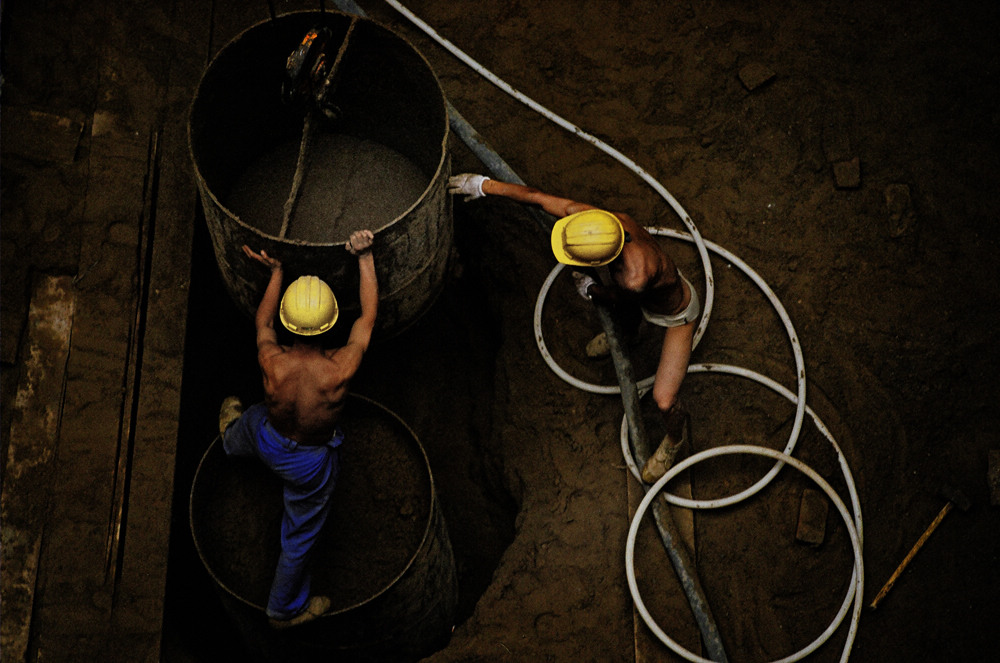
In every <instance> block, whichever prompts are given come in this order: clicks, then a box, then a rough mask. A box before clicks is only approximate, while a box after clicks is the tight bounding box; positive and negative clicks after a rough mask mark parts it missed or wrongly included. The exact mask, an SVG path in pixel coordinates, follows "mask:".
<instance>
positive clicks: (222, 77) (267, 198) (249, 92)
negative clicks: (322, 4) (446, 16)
mask: <svg viewBox="0 0 1000 663" xmlns="http://www.w3.org/2000/svg"><path fill="white" fill-rule="evenodd" d="M317 27H320V28H326V29H327V30H328V31H329V34H330V35H332V38H331V41H332V42H333V43H334V44H335V47H334V48H333V49H332V51H333V53H337V48H336V45H340V53H339V55H338V56H337V57H338V60H337V77H336V84H335V86H332V87H331V94H330V98H329V102H330V106H331V107H333V108H334V112H331V113H320V114H312V115H311V129H310V131H309V132H308V135H309V140H308V141H307V144H306V148H305V150H304V151H302V152H301V153H302V154H303V155H304V156H305V158H300V148H301V147H302V144H303V129H304V126H305V115H306V113H305V112H304V111H303V109H302V107H301V106H300V105H297V104H294V103H289V102H288V100H287V99H286V98H285V95H283V93H282V90H283V85H284V84H285V81H286V79H287V69H286V63H287V61H288V58H289V56H290V55H291V54H292V53H293V52H295V51H296V49H297V47H299V45H300V43H301V42H302V40H303V36H304V35H305V34H307V33H308V32H309V31H310V30H312V29H314V28H317ZM331 57H332V56H331ZM188 128H189V141H190V148H191V155H192V159H193V162H194V171H195V177H196V180H197V184H198V189H199V192H200V195H201V200H202V207H203V209H204V213H205V219H206V222H207V224H208V228H209V232H210V234H211V238H212V244H213V247H214V250H215V256H216V259H217V262H218V265H219V269H220V272H221V274H222V277H223V280H224V282H225V284H226V287H227V289H228V291H229V293H230V295H231V296H232V297H233V299H234V300H235V301H236V303H237V305H238V306H239V307H240V308H241V309H242V310H244V311H245V312H247V313H248V314H249V315H252V314H253V312H254V311H255V310H256V308H257V305H258V304H259V302H260V298H261V296H262V295H263V292H264V288H265V286H266V284H267V279H268V274H267V273H266V270H265V269H263V268H262V267H261V265H259V264H257V263H256V262H254V261H252V260H250V259H249V258H247V257H246V256H245V255H244V254H243V251H242V246H243V245H244V244H247V245H249V246H250V247H251V248H252V249H254V250H255V251H259V250H261V249H263V250H265V251H267V252H268V254H270V255H273V256H275V257H277V258H278V259H279V260H281V261H282V262H283V263H284V265H285V281H286V285H287V283H289V282H291V280H293V279H294V278H296V277H297V276H300V275H302V274H315V275H317V276H319V277H321V278H323V279H324V280H326V281H327V282H328V283H329V284H330V285H331V287H332V288H333V289H334V292H335V293H336V295H337V299H338V301H339V303H340V306H341V312H342V316H343V319H344V320H345V322H341V323H339V324H338V327H342V326H348V325H349V324H350V319H351V314H352V312H354V313H355V314H356V312H357V310H358V306H359V303H358V268H357V259H356V258H354V257H353V256H351V255H350V254H349V253H347V251H345V250H344V243H345V242H346V241H347V239H348V238H349V236H350V233H351V232H352V231H353V230H358V229H362V228H368V229H370V230H372V231H373V232H374V233H375V246H374V256H375V266H376V273H377V275H378V279H379V290H380V293H379V294H380V297H379V299H380V303H379V317H378V322H377V325H376V332H375V334H376V338H379V337H383V338H384V337H387V336H392V335H395V334H397V333H398V332H400V331H401V330H403V329H405V328H406V327H407V326H408V325H410V324H411V323H413V322H414V321H415V320H416V319H417V318H419V317H420V315H421V314H422V313H424V312H425V311H426V310H427V309H428V308H429V307H430V306H431V305H432V304H433V302H434V300H435V299H436V297H437V295H438V293H439V292H440V290H441V289H442V287H443V283H444V278H445V274H446V270H447V265H448V262H449V256H450V254H451V247H452V207H451V200H450V197H449V195H448V193H447V183H448V176H449V175H450V168H451V163H450V157H449V154H448V151H447V141H448V114H447V108H446V103H445V100H444V95H443V93H442V91H441V87H440V84H439V82H438V80H437V77H436V76H435V74H434V72H433V71H432V70H431V68H430V66H429V64H428V63H427V61H426V60H425V59H424V58H423V57H422V56H421V55H420V54H419V53H418V52H417V51H416V50H415V49H414V48H413V47H412V46H411V45H410V44H409V43H408V42H407V41H406V40H405V39H403V38H402V37H400V36H399V35H397V34H395V33H394V32H392V31H390V30H388V29H387V28H385V27H383V26H381V25H379V24H377V23H375V22H373V21H371V20H368V19H364V18H358V17H354V16H351V15H348V14H344V13H340V12H333V11H326V12H292V13H288V14H283V15H281V16H278V17H276V18H275V19H273V20H269V21H265V22H263V23H260V24H257V25H255V26H253V27H251V28H249V29H247V30H246V31H244V32H243V33H241V34H240V35H239V36H237V37H236V38H235V39H233V40H232V41H231V42H230V43H229V44H227V45H226V46H225V47H223V48H222V49H221V50H220V51H219V53H218V54H217V55H216V56H215V58H214V59H213V60H212V62H211V63H210V64H209V66H208V68H207V69H206V71H205V73H204V75H203V77H202V80H201V82H200V84H199V87H198V91H197V94H196V96H195V99H194V102H193V104H192V107H191V115H190V122H189V127H188ZM297 167H298V172H299V173H300V175H301V177H300V180H299V184H298V185H297V187H298V188H297V194H295V195H294V196H293V195H292V194H291V192H292V190H293V179H295V175H296V171H297ZM289 198H292V199H293V201H294V204H293V205H292V206H291V208H292V210H293V211H292V213H291V214H288V215H287V217H288V218H287V221H286V220H285V216H286V212H285V208H286V205H287V204H288V200H289Z"/></svg>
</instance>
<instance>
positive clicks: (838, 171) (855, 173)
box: [833, 157, 861, 189]
mask: <svg viewBox="0 0 1000 663" xmlns="http://www.w3.org/2000/svg"><path fill="white" fill-rule="evenodd" d="M833 180H834V183H835V185H836V187H837V188H838V189H857V188H858V187H859V186H861V161H860V160H859V159H858V157H854V158H853V159H850V160H848V161H838V162H837V163H835V164H833Z"/></svg>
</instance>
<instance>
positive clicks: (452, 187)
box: [448, 173, 490, 202]
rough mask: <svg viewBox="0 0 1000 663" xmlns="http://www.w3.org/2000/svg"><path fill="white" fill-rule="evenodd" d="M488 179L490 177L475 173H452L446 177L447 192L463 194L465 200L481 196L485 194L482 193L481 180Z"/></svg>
mask: <svg viewBox="0 0 1000 663" xmlns="http://www.w3.org/2000/svg"><path fill="white" fill-rule="evenodd" d="M488 179H490V178H488V177H486V176H485V175H476V174H475V173H462V174H461V175H452V176H451V177H449V178H448V193H454V194H465V202H469V201H470V200H475V199H476V198H482V197H483V196H485V195H486V194H485V193H483V182H485V181H486V180H488Z"/></svg>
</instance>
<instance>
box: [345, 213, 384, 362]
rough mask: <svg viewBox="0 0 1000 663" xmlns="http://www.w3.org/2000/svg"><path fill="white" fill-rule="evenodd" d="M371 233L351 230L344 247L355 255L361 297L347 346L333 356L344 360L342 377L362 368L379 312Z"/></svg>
mask: <svg viewBox="0 0 1000 663" xmlns="http://www.w3.org/2000/svg"><path fill="white" fill-rule="evenodd" d="M373 241H374V235H373V234H372V232H371V231H370V230H358V231H357V232H354V233H351V238H350V240H348V242H347V244H346V245H345V247H344V248H346V249H347V250H348V251H349V252H350V253H351V254H352V255H355V256H357V257H358V272H359V274H360V285H359V288H358V296H359V298H360V300H361V315H359V316H358V319H357V320H355V321H354V325H353V326H352V327H351V333H350V336H348V338H347V345H345V346H344V347H343V348H341V349H340V350H339V351H338V352H337V354H336V357H337V359H338V360H340V361H343V362H344V364H343V366H344V371H345V373H346V375H345V376H344V377H345V379H350V378H351V377H353V375H354V374H355V373H356V372H357V370H358V368H360V367H361V358H362V357H363V356H364V354H365V352H366V351H367V350H368V345H369V344H370V343H371V338H372V332H373V331H374V329H375V318H376V316H377V315H378V280H377V279H376V276H375V259H374V258H373V257H372V249H371V247H372V242H373Z"/></svg>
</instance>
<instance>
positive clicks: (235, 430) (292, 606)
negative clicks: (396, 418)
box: [222, 403, 343, 619]
mask: <svg viewBox="0 0 1000 663" xmlns="http://www.w3.org/2000/svg"><path fill="white" fill-rule="evenodd" d="M222 442H223V448H224V449H225V450H226V453H227V454H229V455H231V456H256V457H257V458H259V459H260V460H261V461H262V462H263V463H264V464H265V465H267V466H268V467H269V468H270V469H271V470H272V471H273V472H274V473H275V474H277V475H278V476H279V477H281V479H282V481H283V483H284V489H283V497H284V505H285V512H284V514H283V516H282V519H281V556H280V557H279V558H278V567H277V569H276V570H275V573H274V582H273V583H272V584H271V593H270V595H269V597H268V600H267V616H268V617H271V618H272V619H291V618H293V617H295V616H296V615H298V614H299V613H301V612H302V611H304V610H305V609H306V607H307V606H308V605H309V590H310V580H311V578H310V574H309V571H308V568H307V565H308V563H309V556H310V550H311V549H312V545H313V543H315V542H316V537H317V536H319V533H320V530H321V529H322V528H323V524H324V523H325V522H326V517H327V515H328V514H329V512H330V496H331V495H332V494H333V489H334V486H335V485H336V483H337V476H338V474H339V473H340V453H339V450H338V449H337V447H339V446H340V444H341V442H343V433H342V432H341V431H340V429H339V428H338V429H337V431H336V432H335V434H334V436H333V438H331V439H330V441H329V442H327V443H326V444H322V445H316V446H313V445H300V444H298V443H297V442H295V441H293V440H289V439H288V438H286V437H284V436H283V435H281V434H279V433H278V432H277V431H276V430H274V428H273V427H272V426H271V423H270V421H269V420H268V417H267V407H266V406H265V405H264V404H263V403H258V404H256V405H254V406H252V407H250V408H249V409H247V410H246V411H245V412H244V413H243V415H242V416H241V417H240V418H239V419H237V420H236V421H235V422H233V424H232V425H231V426H230V427H229V428H228V429H226V432H225V434H224V435H223V439H222Z"/></svg>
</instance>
